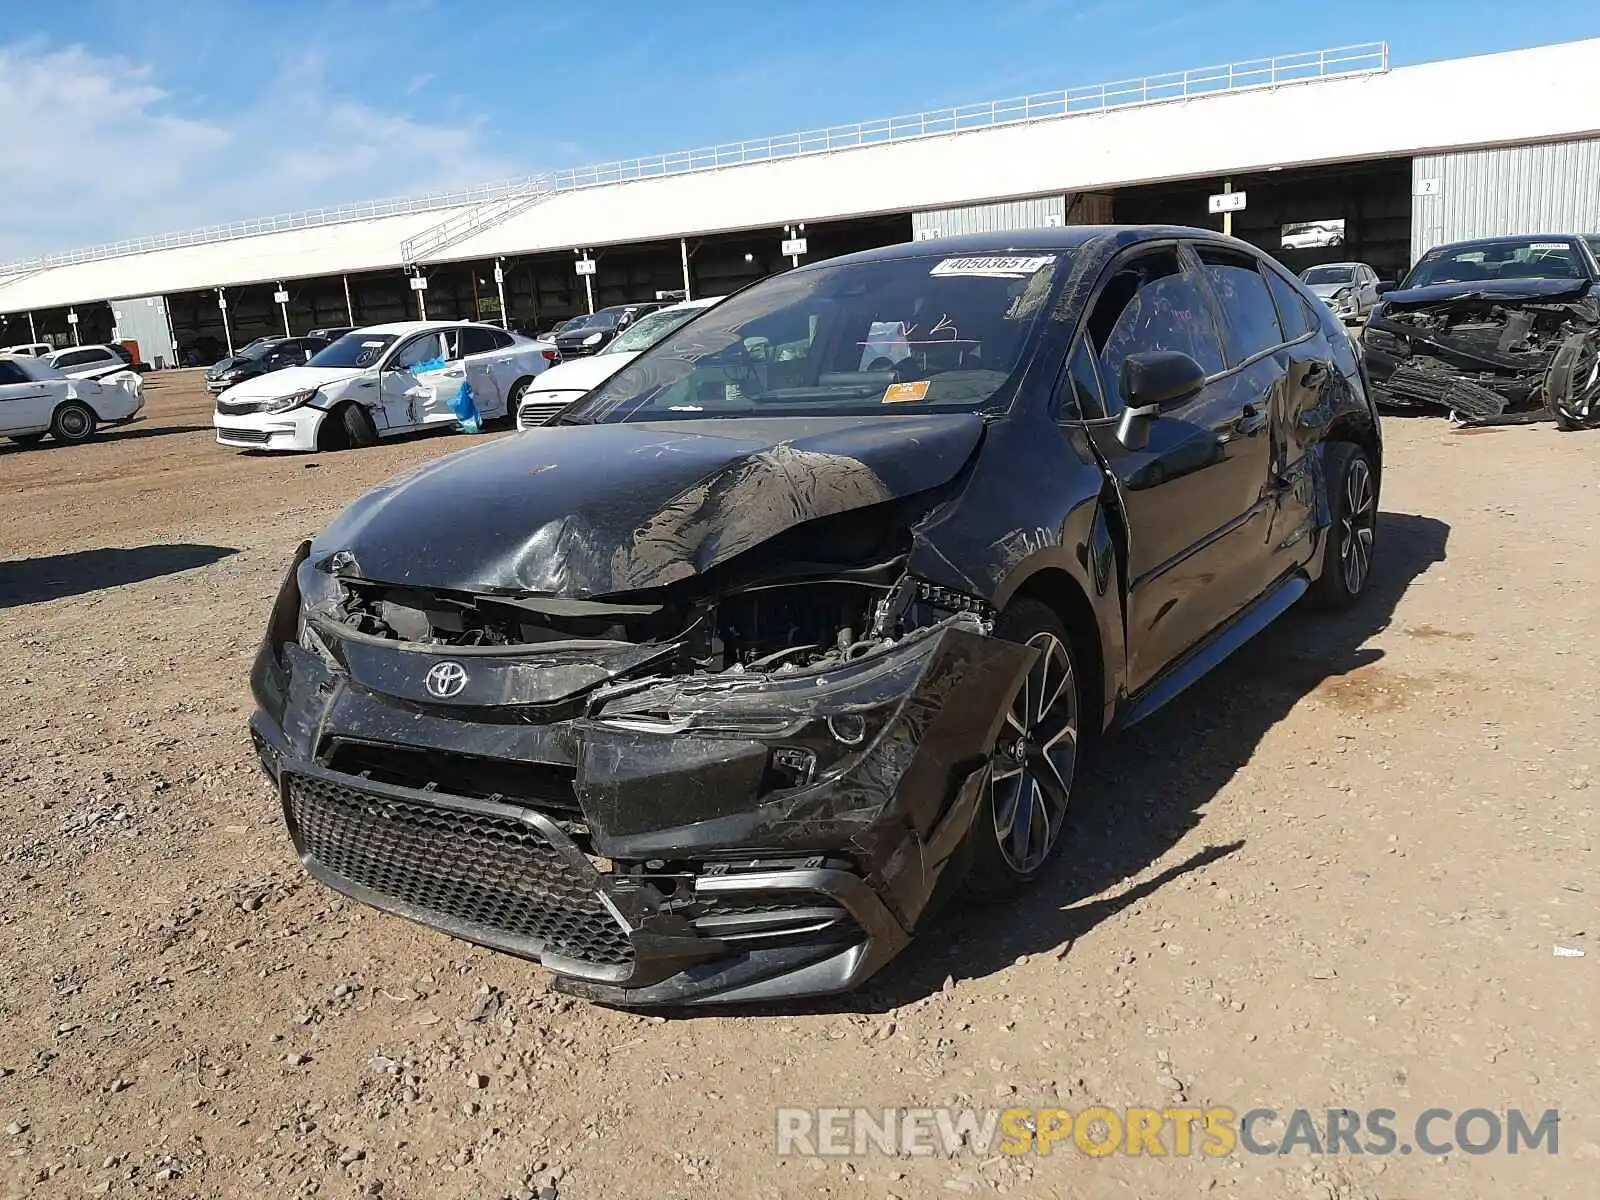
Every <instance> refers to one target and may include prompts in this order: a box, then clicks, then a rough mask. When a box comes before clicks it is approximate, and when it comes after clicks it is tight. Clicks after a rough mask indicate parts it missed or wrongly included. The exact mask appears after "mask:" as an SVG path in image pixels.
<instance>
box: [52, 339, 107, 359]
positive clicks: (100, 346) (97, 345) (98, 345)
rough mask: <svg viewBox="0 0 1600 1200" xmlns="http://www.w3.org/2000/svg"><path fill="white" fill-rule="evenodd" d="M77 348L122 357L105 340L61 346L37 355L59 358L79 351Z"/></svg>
mask: <svg viewBox="0 0 1600 1200" xmlns="http://www.w3.org/2000/svg"><path fill="white" fill-rule="evenodd" d="M79 350H104V351H106V352H107V353H108V354H113V355H116V357H118V358H121V357H122V356H121V355H120V354H117V352H116V350H114V349H113V348H112V347H111V346H109V345H108V344H107V343H105V342H85V343H84V344H83V345H81V346H62V347H61V349H59V350H51V351H50V352H48V353H46V354H41V355H39V357H40V358H46V359H56V358H60V357H61V356H62V355H63V354H73V353H75V352H76V351H79Z"/></svg>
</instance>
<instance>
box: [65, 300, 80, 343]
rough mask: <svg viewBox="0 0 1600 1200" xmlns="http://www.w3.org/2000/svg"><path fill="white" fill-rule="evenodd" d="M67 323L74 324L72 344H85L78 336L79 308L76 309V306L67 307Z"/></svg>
mask: <svg viewBox="0 0 1600 1200" xmlns="http://www.w3.org/2000/svg"><path fill="white" fill-rule="evenodd" d="M67 324H68V325H70V326H72V344H73V345H74V346H81V345H83V341H82V339H81V338H79V337H78V310H77V309H75V308H69V309H67Z"/></svg>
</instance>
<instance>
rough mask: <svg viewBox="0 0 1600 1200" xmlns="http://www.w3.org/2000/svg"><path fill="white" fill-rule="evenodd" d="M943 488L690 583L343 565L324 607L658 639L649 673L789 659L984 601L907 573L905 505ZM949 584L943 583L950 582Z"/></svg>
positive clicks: (850, 656) (844, 651)
mask: <svg viewBox="0 0 1600 1200" xmlns="http://www.w3.org/2000/svg"><path fill="white" fill-rule="evenodd" d="M933 501H934V497H932V496H930V495H927V494H923V495H920V496H913V497H909V498H907V500H906V501H902V502H899V503H888V504H881V505H876V506H872V507H869V508H866V509H861V510H856V511H854V512H849V513H844V514H839V515H837V516H834V517H830V518H824V519H821V520H818V521H811V522H807V523H805V524H803V525H799V526H796V527H795V528H794V529H792V530H790V531H789V532H788V533H787V534H784V535H781V536H780V537H778V538H775V539H773V541H772V542H770V543H767V544H764V545H762V546H760V547H758V548H756V549H754V550H752V551H749V552H746V553H745V554H743V555H740V556H738V557H737V558H735V559H733V560H731V561H730V562H728V563H726V564H724V565H723V566H722V567H720V568H717V569H714V570H712V571H710V572H708V573H707V574H705V575H703V576H698V577H695V578H694V579H693V580H686V581H684V582H683V583H681V584H678V585H674V586H670V587H666V588H658V589H651V590H650V591H646V592H638V593H633V594H627V595H612V596H606V597H601V598H595V599H576V598H567V597H558V596H540V595H527V594H524V595H504V594H494V593H481V592H479V593H473V592H459V591H444V590H437V589H423V588H414V587H407V586H397V585H392V584H386V583H375V582H370V581H366V580H363V579H360V578H359V577H350V576H345V577H342V578H339V579H338V583H337V590H338V595H337V599H336V600H334V602H333V603H332V604H331V605H330V606H329V607H327V608H325V609H324V610H323V612H322V617H323V618H324V619H332V620H334V621H336V622H337V623H338V624H339V625H341V626H344V627H346V628H349V629H353V630H355V631H356V632H357V633H359V634H365V635H367V636H369V637H376V638H382V639H386V640H394V641H397V642H404V643H407V644H410V645H413V646H419V647H437V648H440V649H463V648H482V649H487V648H493V647H503V648H505V649H506V650H508V651H515V650H516V649H518V648H524V647H525V648H527V649H530V650H533V649H540V648H548V649H555V650H559V649H567V648H571V647H572V646H573V644H574V643H599V644H609V645H612V646H622V645H626V646H635V647H659V648H661V649H662V650H664V651H667V652H668V653H666V654H665V655H664V656H660V657H652V658H651V659H650V660H649V665H650V669H651V671H652V673H654V674H657V675H661V674H668V675H672V674H679V675H681V674H706V673H709V674H720V673H723V672H731V673H735V674H738V673H743V672H756V671H768V672H775V673H780V674H781V673H784V672H786V671H793V670H797V669H801V668H813V667H824V666H827V665H829V664H831V663H838V662H845V661H851V660H854V659H857V658H859V657H861V656H862V655H865V654H867V653H869V652H871V651H872V650H873V649H875V648H878V647H881V646H883V645H884V644H886V643H887V642H890V641H893V640H894V639H895V638H897V637H899V636H900V635H901V634H902V633H903V632H906V631H908V630H910V629H914V628H920V627H921V626H923V625H926V624H929V623H931V622H932V621H934V620H937V619H939V618H941V617H946V616H949V615H950V613H951V612H956V611H967V612H973V613H976V614H978V615H979V616H983V615H985V614H984V612H983V609H984V606H983V605H982V604H981V602H979V601H977V600H975V599H973V598H969V597H962V596H956V595H954V594H941V595H937V596H936V595H933V594H932V592H931V591H930V592H929V594H927V595H924V594H923V592H924V591H928V589H920V588H919V587H918V586H917V585H915V584H914V583H913V582H912V581H910V580H909V579H908V577H907V576H906V562H907V557H908V553H909V549H910V533H909V528H908V525H909V519H910V518H911V517H913V516H914V515H916V514H920V513H922V512H925V511H926V509H927V507H928V505H929V504H930V503H932V502H933ZM941 591H942V589H941Z"/></svg>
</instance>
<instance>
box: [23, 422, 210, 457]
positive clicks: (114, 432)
mask: <svg viewBox="0 0 1600 1200" xmlns="http://www.w3.org/2000/svg"><path fill="white" fill-rule="evenodd" d="M202 431H204V432H206V433H209V432H211V426H210V425H128V426H111V427H102V428H101V429H100V431H99V433H97V434H96V435H95V437H94V438H93V440H92V441H91V442H90V443H88V444H90V445H92V444H93V442H131V441H136V440H137V439H139V438H153V437H167V436H169V435H171V434H177V433H200V432H202ZM70 448H71V447H69V446H64V445H62V444H61V443H60V442H58V441H55V440H54V439H51V438H47V439H45V440H44V441H42V442H35V443H33V444H32V445H29V446H23V445H19V444H18V443H16V442H8V441H4V440H0V456H3V455H6V454H27V453H30V452H31V453H37V454H43V453H45V452H47V451H50V450H67V449H70Z"/></svg>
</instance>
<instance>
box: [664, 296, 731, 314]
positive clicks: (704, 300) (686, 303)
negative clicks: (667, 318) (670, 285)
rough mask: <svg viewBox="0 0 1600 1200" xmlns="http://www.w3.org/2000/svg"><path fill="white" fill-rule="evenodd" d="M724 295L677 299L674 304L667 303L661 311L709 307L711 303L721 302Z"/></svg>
mask: <svg viewBox="0 0 1600 1200" xmlns="http://www.w3.org/2000/svg"><path fill="white" fill-rule="evenodd" d="M726 299H727V297H726V296H702V297H701V298H700V299H698V300H679V301H678V302H677V303H676V304H669V305H667V306H666V307H665V308H663V309H661V310H660V311H661V312H681V311H683V310H684V309H693V308H710V307H711V306H712V305H713V304H721V303H722V302H723V301H724V300H726Z"/></svg>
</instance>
